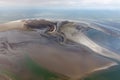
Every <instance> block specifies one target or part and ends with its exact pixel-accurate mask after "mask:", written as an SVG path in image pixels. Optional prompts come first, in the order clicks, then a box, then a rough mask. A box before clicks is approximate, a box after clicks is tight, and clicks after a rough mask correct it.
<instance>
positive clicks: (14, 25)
mask: <svg viewBox="0 0 120 80" xmlns="http://www.w3.org/2000/svg"><path fill="white" fill-rule="evenodd" d="M24 24H25V22H24V21H21V20H18V21H11V22H8V23H4V24H0V31H8V30H14V29H24Z"/></svg>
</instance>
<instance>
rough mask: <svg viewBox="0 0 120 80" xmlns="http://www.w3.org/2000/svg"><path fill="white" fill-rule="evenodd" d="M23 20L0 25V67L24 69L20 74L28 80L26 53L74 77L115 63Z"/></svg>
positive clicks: (57, 70) (37, 60)
mask: <svg viewBox="0 0 120 80" xmlns="http://www.w3.org/2000/svg"><path fill="white" fill-rule="evenodd" d="M24 24H25V21H14V22H10V23H5V24H1V25H0V31H1V32H0V65H1V66H0V70H8V71H10V72H12V73H14V74H21V73H22V72H26V73H24V74H21V75H20V76H21V77H22V79H23V80H29V79H30V78H29V74H30V73H29V71H27V67H26V66H24V64H25V56H26V55H27V56H29V57H30V58H31V59H32V60H33V61H35V62H36V63H37V64H39V65H40V66H41V67H43V68H45V69H47V70H49V71H50V72H53V73H57V74H61V75H64V76H66V77H69V79H70V80H77V79H80V78H82V77H83V76H85V75H87V74H90V73H91V72H94V71H96V70H100V69H104V68H105V67H108V65H109V66H114V64H115V65H116V64H117V63H116V62H114V61H112V60H110V59H108V58H105V57H103V56H100V55H97V54H96V53H95V52H93V51H92V50H90V49H87V47H85V46H83V45H81V44H78V45H77V44H76V43H74V42H72V45H71V44H67V43H65V44H60V43H59V41H57V40H58V39H56V36H52V35H51V34H47V36H44V35H41V34H43V32H42V31H44V30H43V29H41V30H38V31H37V30H27V29H26V26H25V25H24ZM108 68H109V67H108ZM25 75H26V76H28V77H27V78H26V77H24V76H25ZM30 76H31V75H30ZM3 80H4V79H3ZM7 80H8V79H7ZM41 80H44V79H41ZM61 80H62V79H61Z"/></svg>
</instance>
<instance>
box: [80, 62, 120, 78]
mask: <svg viewBox="0 0 120 80" xmlns="http://www.w3.org/2000/svg"><path fill="white" fill-rule="evenodd" d="M117 66H119V64H117V63H116V62H114V63H110V64H108V65H107V66H104V67H101V68H98V69H94V70H93V71H91V72H89V73H88V74H86V75H85V76H83V77H81V80H84V79H85V78H87V77H89V76H92V75H94V74H100V73H103V72H104V71H107V70H109V69H111V68H113V69H114V67H117Z"/></svg>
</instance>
